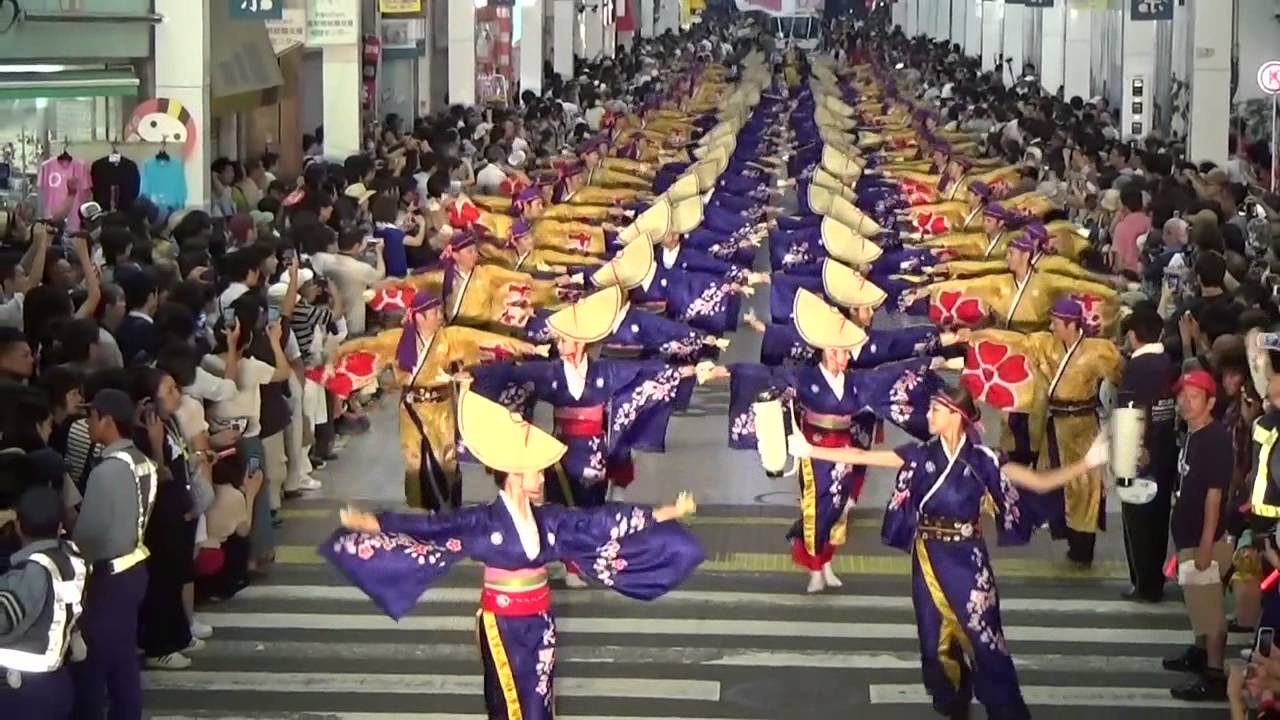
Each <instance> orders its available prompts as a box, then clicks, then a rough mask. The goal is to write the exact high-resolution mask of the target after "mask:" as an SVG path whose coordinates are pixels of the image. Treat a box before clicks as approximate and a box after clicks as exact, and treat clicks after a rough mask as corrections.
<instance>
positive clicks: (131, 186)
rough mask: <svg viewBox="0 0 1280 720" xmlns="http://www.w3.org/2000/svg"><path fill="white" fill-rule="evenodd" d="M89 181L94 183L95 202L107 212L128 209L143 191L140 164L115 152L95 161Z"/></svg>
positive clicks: (90, 168)
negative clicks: (139, 170)
mask: <svg viewBox="0 0 1280 720" xmlns="http://www.w3.org/2000/svg"><path fill="white" fill-rule="evenodd" d="M89 179H90V180H92V181H93V199H94V202H96V203H98V204H99V205H101V206H102V209H103V210H105V211H107V212H114V211H117V210H125V209H127V208H128V207H129V206H130V205H132V204H133V201H134V200H137V199H138V193H139V192H141V189H142V176H141V174H140V173H139V172H138V164H137V163H135V162H134V161H132V160H130V159H129V158H127V157H125V156H123V155H121V154H119V153H118V152H114V151H113V152H112V153H111V154H110V155H108V156H106V157H102V158H98V159H97V160H95V161H94V163H93V165H91V166H90V167H89Z"/></svg>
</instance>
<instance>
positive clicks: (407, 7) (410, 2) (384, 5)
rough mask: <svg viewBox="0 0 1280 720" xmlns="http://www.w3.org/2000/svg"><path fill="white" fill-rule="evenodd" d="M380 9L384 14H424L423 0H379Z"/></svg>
mask: <svg viewBox="0 0 1280 720" xmlns="http://www.w3.org/2000/svg"><path fill="white" fill-rule="evenodd" d="M378 10H379V11H380V12H382V13H383V14H386V15H390V14H404V13H416V14H419V15H420V14H422V0H378Z"/></svg>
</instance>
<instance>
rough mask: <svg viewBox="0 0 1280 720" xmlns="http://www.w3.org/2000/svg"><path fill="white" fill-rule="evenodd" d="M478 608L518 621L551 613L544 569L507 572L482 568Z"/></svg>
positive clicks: (549, 589) (549, 595)
mask: <svg viewBox="0 0 1280 720" xmlns="http://www.w3.org/2000/svg"><path fill="white" fill-rule="evenodd" d="M480 607H481V608H482V609H484V610H486V611H487V612H491V613H493V614H494V615H503V616H507V617H519V616H522V615H537V614H539V613H544V612H547V611H549V610H550V609H551V586H549V585H547V573H546V570H544V569H539V570H536V571H520V570H517V571H507V570H500V569H497V568H490V567H486V568H485V569H484V589H483V590H481V591H480Z"/></svg>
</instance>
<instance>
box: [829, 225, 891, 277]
mask: <svg viewBox="0 0 1280 720" xmlns="http://www.w3.org/2000/svg"><path fill="white" fill-rule="evenodd" d="M821 231H822V245H823V247H825V248H826V249H827V255H830V256H831V257H833V258H835V259H836V260H839V261H840V262H842V263H844V264H845V265H851V266H853V267H858V266H860V265H866V264H868V263H872V262H875V261H876V260H877V259H878V258H879V257H880V256H881V255H882V254H884V250H882V249H881V248H880V246H879V245H876V244H875V243H873V242H871V241H870V240H868V239H866V238H864V237H862V236H861V235H859V234H858V233H856V232H854V231H853V229H852V228H850V227H849V226H848V225H845V224H844V223H841V222H840V221H839V220H836V219H835V218H830V217H825V218H823V219H822V230H821Z"/></svg>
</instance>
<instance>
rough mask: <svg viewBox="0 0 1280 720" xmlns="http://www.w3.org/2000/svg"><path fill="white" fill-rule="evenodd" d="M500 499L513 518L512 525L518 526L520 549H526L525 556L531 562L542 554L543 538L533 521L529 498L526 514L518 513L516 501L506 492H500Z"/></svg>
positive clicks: (525, 506) (526, 502) (525, 507)
mask: <svg viewBox="0 0 1280 720" xmlns="http://www.w3.org/2000/svg"><path fill="white" fill-rule="evenodd" d="M498 497H500V498H502V504H503V505H506V506H507V514H508V515H510V516H511V524H512V525H515V526H516V534H517V535H519V536H520V547H522V548H524V554H525V556H526V557H528V558H529V559H530V560H532V559H534V558H536V557H538V553H540V552H542V538H540V537H539V536H538V523H536V522H535V521H534V519H533V507H532V506H530V505H529V498H525V499H524V507H523V508H521V509H522V510H524V511H525V512H524V513H520V512H517V508H516V501H515V500H512V499H511V496H510V495H508V494H507V491H506V490H499V491H498Z"/></svg>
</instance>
